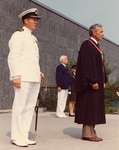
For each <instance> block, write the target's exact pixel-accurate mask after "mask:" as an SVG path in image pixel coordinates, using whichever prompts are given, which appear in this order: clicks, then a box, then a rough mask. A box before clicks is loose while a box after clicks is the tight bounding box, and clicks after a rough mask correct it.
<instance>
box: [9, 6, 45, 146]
mask: <svg viewBox="0 0 119 150" xmlns="http://www.w3.org/2000/svg"><path fill="white" fill-rule="evenodd" d="M19 18H20V19H21V20H22V23H23V27H22V29H21V30H20V31H16V32H15V33H13V35H12V36H11V39H10V40H9V49H10V52H9V55H8V65H9V69H10V80H11V81H12V83H13V86H14V91H15V98H14V102H13V108H12V126H11V140H12V143H13V144H15V145H17V146H28V145H31V144H36V141H32V140H29V139H28V132H29V130H30V126H31V122H32V117H33V112H34V107H35V105H36V101H37V97H38V93H39V89H40V83H41V78H42V77H43V73H41V71H40V66H39V48H38V41H37V38H36V37H35V36H34V35H33V34H32V32H33V31H34V30H36V28H37V27H38V20H39V19H40V16H38V10H37V9H36V8H31V9H29V10H26V11H24V12H22V13H21V14H20V15H19Z"/></svg>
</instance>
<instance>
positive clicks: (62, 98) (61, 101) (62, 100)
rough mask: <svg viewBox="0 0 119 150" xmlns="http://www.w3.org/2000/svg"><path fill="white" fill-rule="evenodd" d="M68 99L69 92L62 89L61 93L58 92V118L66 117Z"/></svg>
mask: <svg viewBox="0 0 119 150" xmlns="http://www.w3.org/2000/svg"><path fill="white" fill-rule="evenodd" d="M67 97H68V90H67V89H66V90H64V89H62V90H61V91H58V100H57V109H56V115H57V116H59V117H60V116H61V117H62V116H64V115H65V114H64V110H65V107H66V102H67Z"/></svg>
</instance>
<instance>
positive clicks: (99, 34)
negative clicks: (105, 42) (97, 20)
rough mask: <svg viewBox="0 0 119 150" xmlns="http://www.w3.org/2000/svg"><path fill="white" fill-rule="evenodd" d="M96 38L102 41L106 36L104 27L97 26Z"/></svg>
mask: <svg viewBox="0 0 119 150" xmlns="http://www.w3.org/2000/svg"><path fill="white" fill-rule="evenodd" d="M93 35H94V38H95V39H96V40H97V41H100V40H102V39H103V37H104V29H103V28H102V27H96V29H95V31H94V32H93Z"/></svg>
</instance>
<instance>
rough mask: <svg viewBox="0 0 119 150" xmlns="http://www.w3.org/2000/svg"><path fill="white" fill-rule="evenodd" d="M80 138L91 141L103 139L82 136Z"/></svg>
mask: <svg viewBox="0 0 119 150" xmlns="http://www.w3.org/2000/svg"><path fill="white" fill-rule="evenodd" d="M82 140H86V141H91V142H100V141H103V139H102V138H99V137H82Z"/></svg>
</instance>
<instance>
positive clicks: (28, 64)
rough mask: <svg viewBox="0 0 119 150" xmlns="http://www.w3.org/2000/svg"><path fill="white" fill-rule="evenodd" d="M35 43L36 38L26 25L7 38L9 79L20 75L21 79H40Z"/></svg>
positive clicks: (30, 80)
mask: <svg viewBox="0 0 119 150" xmlns="http://www.w3.org/2000/svg"><path fill="white" fill-rule="evenodd" d="M37 43H38V41H37V38H36V37H35V36H34V35H33V34H32V32H31V31H30V30H29V29H28V28H26V27H23V31H16V32H15V33H13V35H12V37H11V39H10V40H9V48H10V52H9V55H8V65H9V69H10V79H11V80H12V79H13V78H15V77H17V76H21V81H28V82H40V81H41V72H40V66H39V48H38V45H37Z"/></svg>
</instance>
